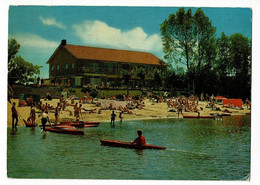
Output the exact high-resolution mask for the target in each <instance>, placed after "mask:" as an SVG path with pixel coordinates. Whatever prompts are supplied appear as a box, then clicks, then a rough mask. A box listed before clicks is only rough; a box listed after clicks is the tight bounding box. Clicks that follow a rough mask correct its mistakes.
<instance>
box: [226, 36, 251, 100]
mask: <svg viewBox="0 0 260 185" xmlns="http://www.w3.org/2000/svg"><path fill="white" fill-rule="evenodd" d="M250 43H251V42H250V41H249V40H248V38H247V37H245V36H243V35H242V34H240V33H235V34H233V35H231V36H230V58H231V64H232V66H233V74H232V75H233V76H234V83H233V85H234V88H233V89H234V91H233V93H234V95H236V97H242V98H248V97H250V80H251V76H250V71H251V69H250V68H251V61H250V60H251V46H250Z"/></svg>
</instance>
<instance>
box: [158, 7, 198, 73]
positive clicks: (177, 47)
mask: <svg viewBox="0 0 260 185" xmlns="http://www.w3.org/2000/svg"><path fill="white" fill-rule="evenodd" d="M161 34H162V42H163V51H164V53H165V56H164V58H165V59H167V60H169V61H175V62H177V63H178V62H180V63H183V64H185V65H186V66H187V69H188V70H189V68H190V60H191V58H192V57H191V56H192V52H193V47H194V45H195V40H194V35H193V21H192V11H191V9H189V10H187V12H185V10H184V8H180V9H179V10H178V11H177V13H176V15H174V14H170V15H169V17H168V20H167V19H166V20H164V22H163V23H162V24H161ZM183 59H185V60H186V63H185V62H182V61H183Z"/></svg>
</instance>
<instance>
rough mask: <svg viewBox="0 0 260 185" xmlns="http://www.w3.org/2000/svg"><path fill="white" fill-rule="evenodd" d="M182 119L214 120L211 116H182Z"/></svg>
mask: <svg viewBox="0 0 260 185" xmlns="http://www.w3.org/2000/svg"><path fill="white" fill-rule="evenodd" d="M183 118H214V117H213V116H190V115H189V116H183Z"/></svg>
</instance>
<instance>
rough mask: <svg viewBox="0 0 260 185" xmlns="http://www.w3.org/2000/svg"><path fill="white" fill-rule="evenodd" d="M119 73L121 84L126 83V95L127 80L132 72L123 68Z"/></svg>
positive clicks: (128, 80)
mask: <svg viewBox="0 0 260 185" xmlns="http://www.w3.org/2000/svg"><path fill="white" fill-rule="evenodd" d="M121 75H122V84H124V85H126V88H127V95H128V94H129V82H130V79H131V77H132V72H130V71H128V70H123V71H122V72H121Z"/></svg>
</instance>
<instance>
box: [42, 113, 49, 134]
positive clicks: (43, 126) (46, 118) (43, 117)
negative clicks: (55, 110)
mask: <svg viewBox="0 0 260 185" xmlns="http://www.w3.org/2000/svg"><path fill="white" fill-rule="evenodd" d="M47 121H48V122H49V123H50V120H49V116H48V111H43V113H42V130H43V131H44V132H46V129H45V125H46V123H47ZM50 124H51V123H50Z"/></svg>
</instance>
